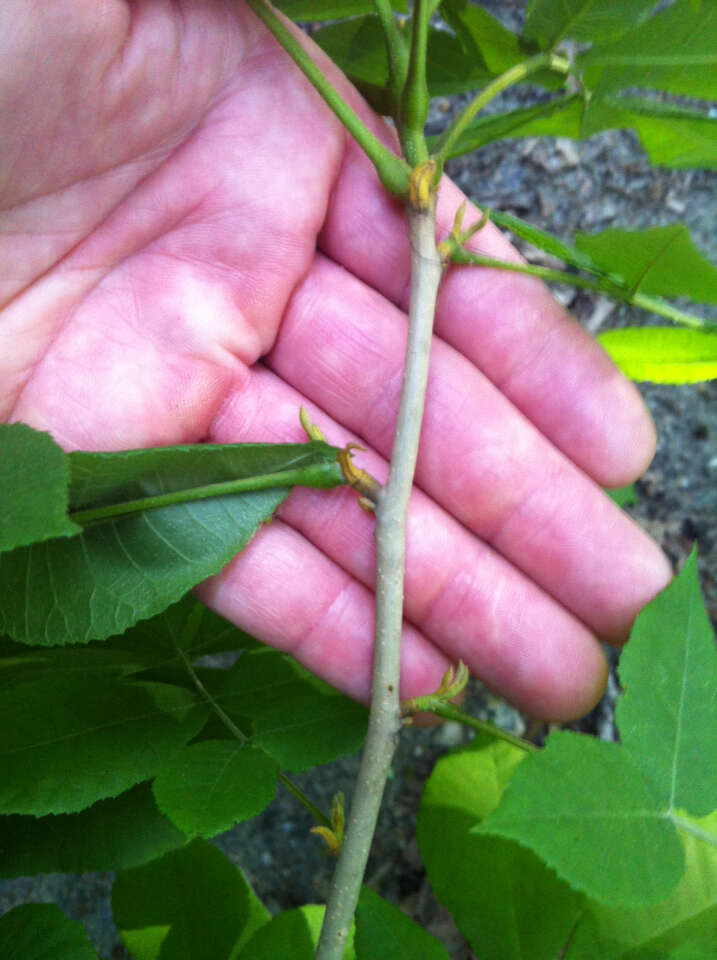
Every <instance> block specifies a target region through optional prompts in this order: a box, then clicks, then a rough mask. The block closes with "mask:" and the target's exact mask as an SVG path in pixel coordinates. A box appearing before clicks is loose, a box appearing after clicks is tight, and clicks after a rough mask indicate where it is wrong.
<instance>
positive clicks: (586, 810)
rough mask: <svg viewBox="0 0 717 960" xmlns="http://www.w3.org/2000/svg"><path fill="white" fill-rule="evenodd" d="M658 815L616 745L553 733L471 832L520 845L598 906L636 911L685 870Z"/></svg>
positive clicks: (657, 805)
mask: <svg viewBox="0 0 717 960" xmlns="http://www.w3.org/2000/svg"><path fill="white" fill-rule="evenodd" d="M665 812H666V811H665V809H664V805H663V804H662V803H661V802H660V798H659V797H658V796H656V795H655V792H654V790H653V789H652V787H651V785H649V784H648V783H647V782H646V780H644V779H643V777H642V775H641V773H640V771H639V769H638V768H637V767H636V766H634V765H633V764H632V763H631V762H630V760H629V759H628V757H627V754H626V751H624V750H623V749H622V748H620V747H619V746H618V745H617V744H614V743H603V742H602V741H599V740H593V739H591V738H589V737H585V736H581V735H578V734H574V733H553V734H551V735H550V736H549V738H548V741H547V744H546V747H545V749H544V750H543V751H541V752H540V753H539V754H531V755H530V756H529V757H528V758H527V759H526V760H525V761H524V762H523V763H522V764H521V765H520V767H519V768H518V770H517V771H516V772H515V774H514V776H513V778H512V780H511V783H510V787H509V789H508V790H507V791H506V794H505V797H504V798H503V802H502V803H501V805H500V806H499V807H498V809H497V810H495V811H494V812H493V813H491V814H490V815H489V816H488V817H487V818H486V820H484V821H483V823H482V824H480V825H479V826H477V827H475V828H474V830H475V831H476V832H478V833H480V834H491V835H494V836H501V837H506V838H509V839H513V840H516V841H517V842H519V843H522V844H525V845H526V846H528V847H530V849H531V850H533V851H535V853H537V854H538V856H539V857H541V859H543V860H544V861H545V862H546V863H547V864H548V866H551V867H552V868H553V869H554V870H555V871H556V872H557V874H558V876H560V877H562V878H563V879H564V880H566V881H567V882H568V883H569V884H571V885H572V886H574V887H575V888H576V889H578V890H583V891H584V892H585V893H587V894H588V896H590V897H592V898H593V899H594V900H597V901H598V902H600V903H605V904H611V905H622V906H632V907H638V906H642V905H645V904H649V903H655V902H658V901H659V900H662V899H664V898H665V897H667V896H668V895H669V894H670V893H671V892H672V891H673V890H674V888H675V887H676V886H677V884H678V882H679V880H680V877H681V876H682V873H683V870H684V856H683V851H682V846H681V844H680V841H679V838H678V836H677V831H676V830H675V828H674V826H673V824H672V823H671V822H670V821H669V820H667V819H666V817H665ZM605 851H610V857H606V856H605ZM618 852H619V856H618V855H617V853H618Z"/></svg>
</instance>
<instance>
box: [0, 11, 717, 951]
mask: <svg viewBox="0 0 717 960" xmlns="http://www.w3.org/2000/svg"><path fill="white" fill-rule="evenodd" d="M484 6H487V7H488V8H489V9H491V10H492V12H493V13H494V15H496V16H500V17H501V18H503V19H505V20H506V21H507V22H509V23H510V25H511V26H515V24H516V23H517V22H518V21H519V19H520V17H521V16H522V9H523V6H524V4H523V3H522V2H518V3H505V2H502V3H494V4H493V5H492V8H491V4H484ZM531 96H532V94H531V93H530V91H528V90H527V89H526V90H522V89H521V90H519V91H518V92H517V93H516V92H511V94H510V96H506V97H505V98H504V99H503V100H501V101H500V103H499V104H495V105H494V107H495V109H500V108H505V107H510V106H517V105H521V104H524V103H526V102H528V101H530V99H531ZM459 103H460V101H448V100H439V101H437V102H436V103H434V105H433V108H432V114H431V124H432V125H433V126H434V129H440V128H441V127H442V126H443V125H445V124H446V122H447V120H448V119H450V116H451V115H452V114H453V112H454V111H455V110H456V109H457V107H458V105H459ZM448 172H449V173H450V175H451V176H452V177H453V178H454V179H455V180H456V181H457V183H458V184H459V185H460V186H461V188H462V189H463V190H464V191H465V192H466V193H467V194H468V195H469V196H470V197H471V198H472V199H474V200H477V201H480V202H481V203H484V204H488V205H489V206H491V207H494V208H496V209H499V210H505V211H508V212H510V213H514V214H516V215H517V216H520V217H523V218H525V219H528V220H530V221H531V222H533V223H535V224H536V225H538V226H540V227H543V228H544V229H547V230H549V231H551V232H553V233H555V234H557V235H558V236H560V237H562V238H564V239H567V240H569V239H571V237H572V234H573V232H574V231H575V230H576V229H578V228H579V229H584V230H588V231H599V230H603V229H605V228H607V227H611V226H615V227H625V228H633V229H634V228H641V227H646V226H653V225H658V224H666V223H672V222H675V221H681V222H684V223H686V224H687V225H688V226H689V228H690V230H691V232H692V237H693V240H694V242H695V243H696V245H697V246H698V247H699V248H700V249H701V250H702V251H703V253H704V254H705V255H706V256H707V257H708V258H709V259H711V260H712V262H713V263H717V232H715V230H714V223H715V220H716V219H717V216H716V215H717V173H716V172H714V171H712V172H709V171H703V170H684V171H683V170H666V169H658V168H653V167H651V166H650V165H649V163H648V162H647V160H646V158H645V156H644V154H643V153H642V150H641V148H640V146H639V143H638V141H637V138H636V137H635V136H634V135H633V134H631V133H626V132H618V131H609V132H606V133H603V134H600V135H598V136H596V137H594V138H592V139H591V140H589V141H587V142H585V143H575V142H573V141H569V140H560V139H558V140H538V139H529V140H518V141H512V142H510V141H509V142H507V143H502V144H495V145H490V146H488V147H486V148H484V149H483V150H482V151H481V152H480V153H479V154H477V155H475V156H470V157H464V158H459V159H457V160H454V161H452V162H451V164H450V166H449V170H448ZM524 252H525V253H526V255H527V256H528V257H529V259H531V258H533V254H532V253H531V252H530V251H529V250H524ZM556 294H557V295H558V296H559V297H560V299H561V300H562V302H563V303H565V305H566V306H568V307H569V308H570V309H571V311H572V312H573V313H574V314H575V316H576V317H577V318H578V319H579V320H580V321H581V322H582V323H584V324H585V326H586V327H587V328H588V329H590V330H591V331H592V332H593V333H595V332H597V331H598V330H599V329H604V328H605V327H607V326H622V325H625V324H628V323H633V324H634V323H642V322H645V315H644V314H642V313H641V312H640V311H637V310H632V309H630V308H627V307H625V306H624V305H617V306H616V305H613V304H612V303H609V302H607V301H606V300H604V299H603V298H601V297H596V296H593V295H591V294H588V293H585V292H580V293H576V292H574V291H570V290H569V288H561V289H559V290H557V291H556ZM712 315H713V316H714V314H712ZM641 389H642V392H643V395H644V397H645V400H646V402H647V404H648V406H649V408H650V410H651V412H652V415H653V417H654V419H655V422H656V424H657V426H658V431H659V438H660V439H659V444H658V449H657V454H656V456H655V459H654V461H653V463H652V464H651V466H650V468H649V470H648V471H647V473H646V474H645V475H644V477H643V478H642V479H641V480H640V481H639V482H638V484H637V493H638V502H637V504H636V505H635V506H633V507H630V508H629V512H630V513H631V514H632V515H633V516H635V517H636V518H637V520H638V521H639V522H640V523H641V524H643V526H645V527H646V528H647V530H648V531H649V532H650V533H651V535H652V536H653V537H654V538H655V539H656V540H658V541H659V542H660V543H661V544H662V546H663V548H664V549H665V550H666V552H667V554H668V555H669V557H670V559H671V560H672V562H673V563H674V565H675V568H676V569H677V568H679V567H680V565H681V564H682V563H683V562H684V559H685V557H686V556H687V554H688V553H689V551H690V550H691V548H692V545H693V544H694V543H697V544H698V547H699V564H700V572H701V578H702V585H703V589H704V593H705V597H706V601H707V605H708V609H709V610H710V613H711V615H712V618H713V620H717V402H716V401H717V382H713V383H709V384H699V385H696V386H685V387H661V386H655V385H643V386H641ZM611 657H612V660H613V661H614V660H615V659H616V658H615V655H614V654H611ZM617 689H618V688H617V682H616V680H615V677H614V673H613V676H612V677H611V680H610V683H609V685H608V691H607V694H606V697H605V699H604V700H603V702H602V703H601V704H600V705H599V706H598V708H596V710H595V711H593V713H592V714H591V715H590V716H589V717H587V718H585V720H584V721H582V722H581V724H580V729H583V730H586V731H590V732H593V733H596V734H598V735H600V736H602V737H604V738H606V739H614V737H615V728H614V723H613V720H612V715H613V707H614V702H615V697H616V695H617ZM467 707H468V709H469V710H470V712H472V713H474V714H477V715H481V716H483V717H486V718H488V719H491V720H493V721H494V722H497V723H498V724H500V725H502V726H504V727H506V728H507V729H510V730H511V731H513V732H516V733H520V734H522V733H524V732H525V730H526V720H525V718H523V717H521V716H520V715H519V714H518V713H517V712H516V711H515V710H513V709H512V708H510V707H509V706H507V705H506V704H504V703H502V702H501V701H499V700H497V699H496V698H494V697H492V696H491V695H490V694H489V693H487V692H486V691H485V690H483V689H482V688H481V686H480V684H479V683H477V682H476V681H472V683H471V687H470V691H469V697H468V702H467ZM528 732H529V734H530V735H531V736H534V737H536V738H539V737H541V736H542V735H543V733H544V732H545V731H544V730H543V729H541V728H540V727H536V726H535V725H531V727H530V730H529V731H528ZM467 738H468V734H467V733H466V732H465V731H464V730H463V728H460V727H458V726H457V725H454V724H445V725H444V726H443V727H441V728H436V729H432V730H418V729H414V728H407V729H406V731H405V733H404V735H403V737H402V741H401V744H400V747H399V751H398V753H397V756H396V760H395V763H394V766H393V775H392V778H391V779H390V781H389V783H388V786H387V791H386V799H385V803H384V805H383V812H382V814H381V819H380V824H379V829H378V833H377V836H376V839H375V842H374V846H373V853H372V856H371V860H370V864H369V869H368V882H369V883H370V884H371V885H372V886H374V887H375V888H376V889H378V891H379V892H380V893H382V894H383V895H384V896H386V897H387V898H388V899H390V900H392V901H393V902H395V903H398V904H400V905H401V906H402V907H404V908H405V909H406V910H407V911H408V912H409V913H410V914H411V915H413V916H414V917H416V918H417V919H418V920H419V921H420V922H421V923H422V924H423V925H424V926H426V927H427V928H428V929H429V930H431V931H432V932H433V933H434V934H435V935H436V936H438V937H439V938H440V939H442V940H443V941H444V943H445V944H446V946H447V947H448V950H449V953H450V955H451V957H452V958H453V960H470V958H471V956H472V954H471V953H470V950H469V949H468V947H467V946H466V944H465V942H464V941H463V940H462V938H461V937H460V935H459V934H458V933H457V931H456V930H455V928H454V926H453V924H452V922H451V919H450V916H449V915H448V913H447V912H446V911H445V910H444V909H443V908H441V907H440V905H438V904H437V903H436V902H435V900H434V899H433V897H432V894H431V891H430V887H429V885H428V882H427V880H426V877H425V873H424V870H423V867H422V863H421V857H420V853H419V850H418V847H417V845H416V842H415V839H414V829H415V818H416V812H417V809H418V805H419V802H420V797H421V791H422V786H423V783H424V781H425V779H426V778H427V776H428V775H429V774H430V771H431V769H432V767H433V765H434V763H435V761H436V759H437V758H438V757H439V756H440V755H441V753H443V752H445V750H446V749H448V748H450V747H452V746H455V745H457V744H459V743H463V742H465V740H466V739H467ZM356 766H357V758H348V759H346V760H344V761H341V762H339V763H336V764H332V765H330V766H327V767H322V768H320V769H317V770H315V771H310V772H309V773H307V774H305V775H303V776H302V777H299V778H297V779H298V780H299V782H300V784H301V785H302V786H303V787H304V788H305V789H306V791H307V792H308V793H309V795H310V796H311V797H312V799H313V800H314V802H316V803H317V804H318V805H319V806H320V807H322V808H323V809H329V807H330V804H331V798H332V796H333V795H334V793H335V792H336V791H338V790H342V791H343V792H344V794H345V795H346V796H347V797H350V795H351V792H352V785H353V780H354V776H355V772H356ZM311 825H312V821H311V818H310V816H309V815H308V814H307V813H306V812H305V811H304V810H303V808H301V807H300V806H299V804H298V803H297V802H296V801H295V800H294V798H293V797H292V796H291V795H289V794H288V793H286V792H285V791H282V792H280V793H279V794H278V795H277V798H276V800H275V801H274V803H272V805H271V806H270V807H269V808H268V809H267V810H266V811H265V813H264V814H263V815H262V816H260V817H257V818H256V819H254V820H252V821H250V822H249V823H244V824H241V825H240V826H238V827H237V828H235V829H234V830H233V831H231V832H230V833H228V834H225V835H224V836H222V837H220V838H219V839H218V840H217V841H216V842H217V844H218V845H219V846H220V847H221V848H222V849H223V850H224V851H225V852H226V853H227V854H228V855H229V856H230V857H231V859H232V860H233V861H234V862H235V863H237V864H239V865H241V866H242V867H243V868H244V869H245V871H246V873H247V875H248V877H249V879H250V880H251V882H252V883H253V885H254V887H255V889H256V891H257V893H258V894H259V896H260V897H261V898H262V899H263V901H264V903H265V904H266V905H267V907H268V908H269V909H270V910H271V911H272V912H274V911H278V910H281V909H285V908H288V907H293V906H298V905H300V904H303V903H306V902H317V901H321V900H322V899H323V898H324V897H325V895H326V892H327V889H328V884H329V880H330V876H331V870H332V863H333V861H331V859H330V858H329V857H328V856H327V855H325V854H324V852H323V850H322V848H321V841H319V840H318V839H317V838H316V837H314V836H312V835H310V834H309V828H310V827H311ZM111 880H112V878H111V875H105V874H91V875H86V876H84V877H81V878H80V877H61V876H46V877H34V878H27V879H20V880H15V881H7V882H3V883H0V913H3V912H5V911H6V910H7V909H9V908H10V907H11V906H13V905H15V904H17V903H20V902H23V901H28V900H41V901H46V900H54V901H56V902H57V903H59V905H60V906H61V907H62V909H63V910H65V911H66V912H67V913H68V914H69V915H71V916H74V917H77V918H78V919H80V920H81V921H82V922H83V923H85V925H86V927H87V929H88V931H89V934H90V937H91V939H92V941H93V943H94V944H95V945H96V947H97V949H98V950H99V951H100V953H101V955H102V956H103V957H106V958H109V957H112V958H114V960H122V958H124V957H126V956H127V955H126V953H125V952H124V950H123V948H122V946H121V945H120V944H119V940H118V937H117V934H116V931H115V930H114V927H113V925H112V920H111V913H110V908H109V893H110V889H111Z"/></svg>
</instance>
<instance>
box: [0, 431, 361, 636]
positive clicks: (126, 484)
mask: <svg viewBox="0 0 717 960" xmlns="http://www.w3.org/2000/svg"><path fill="white" fill-rule="evenodd" d="M70 466H71V475H72V481H71V487H70V507H71V509H72V510H73V511H86V510H90V509H95V508H99V507H104V506H108V505H114V504H117V503H127V502H132V501H135V500H137V499H142V498H146V497H153V496H159V495H163V494H172V495H177V496H180V497H187V496H191V495H193V494H195V493H196V492H197V489H202V490H206V489H207V488H211V487H213V485H215V484H217V483H221V482H233V481H237V480H239V479H243V480H244V481H246V482H247V483H249V484H250V485H256V486H262V484H265V483H267V482H272V479H271V478H274V477H275V476H276V475H277V474H284V475H286V472H288V471H291V475H292V477H293V478H294V479H292V480H291V482H292V483H302V484H306V485H310V486H314V485H316V486H319V487H323V486H335V485H336V484H337V483H343V482H344V479H343V476H342V475H341V470H340V467H339V466H338V464H337V463H336V449H335V448H333V447H329V446H328V445H327V444H324V443H317V442H311V443H305V444H239V445H234V446H226V447H221V446H210V445H199V446H195V447H167V448H164V449H153V450H134V451H129V452H125V453H117V454H87V453H73V454H71V455H70ZM215 489H216V488H215ZM288 493H289V487H288V486H283V487H274V488H272V489H258V490H253V491H250V492H245V493H234V494H231V495H224V496H213V497H212V498H210V499H203V500H198V501H196V502H191V503H176V504H173V505H171V506H165V507H160V508H157V509H153V510H146V511H145V512H139V513H130V514H127V515H124V516H115V517H111V518H110V519H108V520H105V521H102V522H100V521H97V522H94V523H91V524H89V525H88V526H87V527H86V528H85V530H84V531H83V533H82V534H80V535H79V536H77V537H72V538H67V539H58V540H49V541H46V542H44V543H40V544H33V545H32V546H29V547H23V548H21V549H19V550H15V551H13V552H12V553H8V554H3V555H0V632H5V633H8V634H10V636H12V637H13V638H14V639H16V640H19V641H21V642H23V643H29V644H40V645H46V646H52V645H60V644H66V643H87V642H88V641H90V640H93V639H103V638H105V637H108V636H112V635H114V634H117V633H122V631H124V630H125V629H126V628H127V627H129V626H132V625H133V624H134V623H136V622H137V621H138V620H142V619H144V618H147V617H151V616H153V615H154V614H156V613H159V612H161V611H162V610H164V609H165V608H166V607H168V606H169V605H170V604H172V603H174V602H176V601H177V600H179V599H180V598H181V597H182V596H183V595H184V594H185V593H186V592H187V591H188V590H189V589H191V587H193V586H195V585H196V584H197V583H199V582H200V581H201V580H204V579H205V578H206V577H208V576H211V575H212V574H214V573H217V572H218V571H219V570H220V569H221V568H222V567H223V566H224V565H225V564H226V563H228V562H229V560H231V559H232V557H234V556H235V555H236V554H237V553H238V552H239V551H240V550H241V549H242V548H243V547H244V546H245V545H246V543H247V542H248V541H249V539H250V538H251V537H252V536H253V535H254V533H255V532H256V530H257V528H258V527H259V525H260V524H261V523H262V522H263V521H265V520H266V519H268V518H269V517H270V516H271V515H272V513H273V512H274V510H275V509H276V507H277V506H278V505H279V504H280V503H281V502H282V500H284V499H285V498H286V496H287V495H288Z"/></svg>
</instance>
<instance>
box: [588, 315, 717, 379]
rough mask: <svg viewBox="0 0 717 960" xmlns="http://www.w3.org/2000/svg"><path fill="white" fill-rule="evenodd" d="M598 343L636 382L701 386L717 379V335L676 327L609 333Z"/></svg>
mask: <svg viewBox="0 0 717 960" xmlns="http://www.w3.org/2000/svg"><path fill="white" fill-rule="evenodd" d="M598 340H599V341H600V343H601V344H602V346H603V347H604V348H605V350H607V352H608V353H609V354H610V356H611V357H612V359H613V360H614V361H615V363H616V364H617V365H618V367H620V369H621V370H622V372H623V373H624V374H625V375H626V376H628V377H630V379H632V380H649V381H651V382H652V383H699V382H700V381H702V380H714V379H716V378H717V333H705V332H703V331H701V330H683V329H678V328H675V327H627V328H626V329H623V330H606V331H605V332H604V333H601V334H599V335H598Z"/></svg>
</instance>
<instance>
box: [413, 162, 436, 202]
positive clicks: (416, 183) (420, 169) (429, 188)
mask: <svg viewBox="0 0 717 960" xmlns="http://www.w3.org/2000/svg"><path fill="white" fill-rule="evenodd" d="M435 173H436V161H435V160H425V161H424V162H423V163H419V164H416V166H415V167H414V168H413V170H411V179H410V180H409V184H408V203H409V205H410V207H411V209H412V210H415V211H416V213H428V211H429V210H431V209H432V208H433V203H434V201H435V198H436V187H435V184H434V183H433V180H434V175H435Z"/></svg>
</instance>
